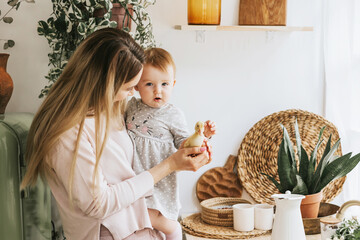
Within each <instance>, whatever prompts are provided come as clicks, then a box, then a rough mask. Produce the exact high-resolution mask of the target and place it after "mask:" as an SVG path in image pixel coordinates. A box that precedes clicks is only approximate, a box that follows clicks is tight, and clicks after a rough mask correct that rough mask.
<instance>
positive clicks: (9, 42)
mask: <svg viewBox="0 0 360 240" xmlns="http://www.w3.org/2000/svg"><path fill="white" fill-rule="evenodd" d="M7 43H8V45H9V48H12V47H13V46H15V42H14V41H13V40H8V41H7Z"/></svg>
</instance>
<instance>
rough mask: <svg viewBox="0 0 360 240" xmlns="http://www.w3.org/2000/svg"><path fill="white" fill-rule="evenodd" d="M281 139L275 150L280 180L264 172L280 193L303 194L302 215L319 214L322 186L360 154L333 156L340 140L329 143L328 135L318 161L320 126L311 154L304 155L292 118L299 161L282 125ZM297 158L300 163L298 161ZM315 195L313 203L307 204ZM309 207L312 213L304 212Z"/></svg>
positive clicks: (350, 166)
mask: <svg viewBox="0 0 360 240" xmlns="http://www.w3.org/2000/svg"><path fill="white" fill-rule="evenodd" d="M281 127H282V130H283V139H282V141H281V144H280V148H279V151H278V159H277V165H278V175H279V179H280V181H279V182H278V181H277V180H276V179H275V176H270V175H268V174H265V173H262V174H263V175H266V176H267V177H268V178H269V180H270V181H272V182H273V183H274V184H275V186H276V187H277V188H278V190H279V191H280V192H281V193H285V191H287V190H290V191H291V193H293V194H302V195H305V199H303V201H302V205H301V213H302V216H303V218H316V217H317V216H318V211H319V205H320V201H321V199H322V189H323V188H324V187H326V186H327V185H328V184H329V183H330V182H332V181H333V180H335V179H337V178H340V177H343V176H345V175H346V174H348V173H349V172H350V171H351V170H352V169H354V168H355V167H356V165H357V164H358V163H359V161H360V154H357V155H355V156H351V155H352V153H347V154H345V155H343V156H335V152H336V150H337V149H338V147H339V145H340V139H339V140H337V141H336V142H335V144H334V145H333V146H331V135H330V137H329V139H328V140H327V143H326V147H325V150H324V153H323V155H322V156H321V158H320V161H317V151H318V149H319V146H320V145H321V143H322V141H323V140H322V135H323V132H324V130H325V127H323V128H321V130H320V133H319V138H318V141H317V143H316V145H315V146H314V150H313V151H312V152H311V154H310V155H308V154H307V152H306V151H305V149H304V148H303V146H302V145H301V139H300V134H299V127H298V124H297V120H295V124H294V128H295V139H296V148H297V156H298V160H296V159H295V152H294V148H293V145H292V142H291V140H290V137H289V134H288V132H287V130H286V128H285V127H284V126H283V125H282V124H281ZM297 161H299V163H298V164H297ZM312 198H315V201H316V202H317V203H316V204H315V205H312V204H309V201H310V202H312V201H313V200H311V199H312ZM309 199H310V200H309ZM307 207H310V208H311V209H312V210H313V211H314V212H310V213H308V212H307Z"/></svg>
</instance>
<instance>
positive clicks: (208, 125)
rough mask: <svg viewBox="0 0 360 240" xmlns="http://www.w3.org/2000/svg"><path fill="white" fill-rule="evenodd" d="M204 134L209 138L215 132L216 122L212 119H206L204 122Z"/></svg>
mask: <svg viewBox="0 0 360 240" xmlns="http://www.w3.org/2000/svg"><path fill="white" fill-rule="evenodd" d="M204 127H205V129H204V136H205V137H207V138H209V139H210V138H211V137H212V136H213V135H215V134H216V124H215V122H213V121H210V120H207V121H206V122H205V126H204Z"/></svg>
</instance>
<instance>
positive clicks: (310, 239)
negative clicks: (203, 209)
mask: <svg viewBox="0 0 360 240" xmlns="http://www.w3.org/2000/svg"><path fill="white" fill-rule="evenodd" d="M189 215H191V214H182V215H181V217H182V218H185V217H187V216H189ZM185 239H186V240H208V239H212V240H220V239H214V238H203V237H196V236H193V235H190V234H187V233H185ZM249 239H251V240H271V234H266V235H263V236H259V237H253V238H249ZM221 240H223V239H221ZM289 240H290V239H289ZM306 240H321V234H315V235H306Z"/></svg>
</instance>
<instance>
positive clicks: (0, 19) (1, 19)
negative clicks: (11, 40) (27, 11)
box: [0, 0, 24, 22]
mask: <svg viewBox="0 0 360 240" xmlns="http://www.w3.org/2000/svg"><path fill="white" fill-rule="evenodd" d="M23 1H24V0H21V1H20V2H18V3H17V4H15V5H14V6H12V7H11V8H10V9H9V10H8V11H7V12H6V13H5V14H4V16H3V17H2V18H0V22H1V21H4V20H3V19H4V18H5V17H6V16H7V15H8V14H9V12H10V11H11V10H13V9H14V8H15V7H16V6H17V5H20V3H21V2H23Z"/></svg>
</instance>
